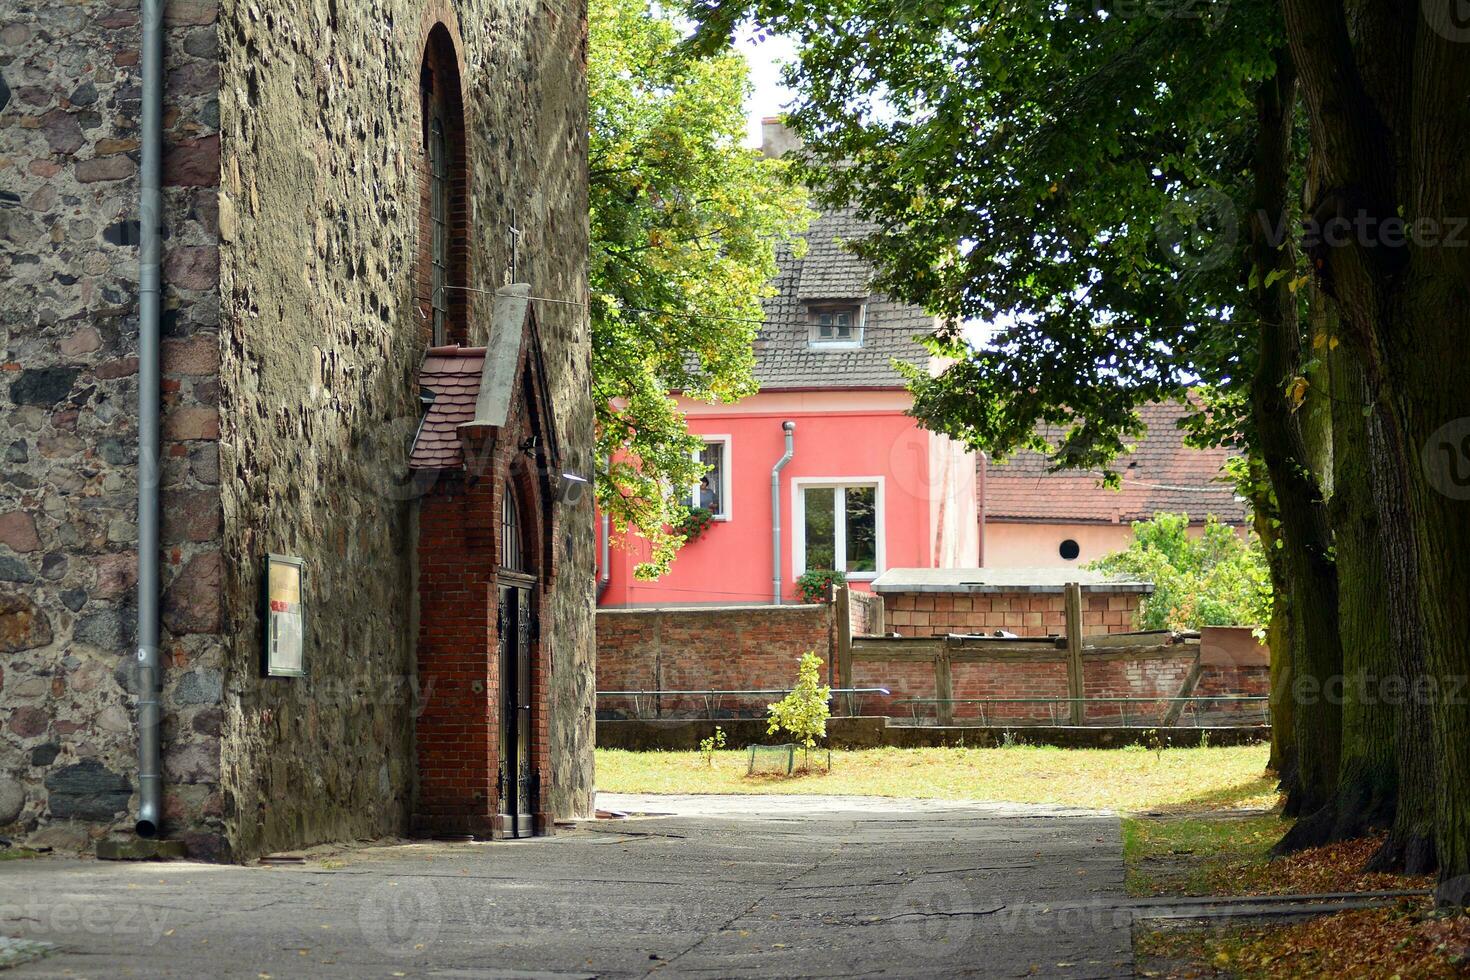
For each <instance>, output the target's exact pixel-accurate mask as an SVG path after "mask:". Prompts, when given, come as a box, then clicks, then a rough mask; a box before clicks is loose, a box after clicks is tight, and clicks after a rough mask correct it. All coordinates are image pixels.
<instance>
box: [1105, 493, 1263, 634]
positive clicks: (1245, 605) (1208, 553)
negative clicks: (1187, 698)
mask: <svg viewBox="0 0 1470 980" xmlns="http://www.w3.org/2000/svg"><path fill="white" fill-rule="evenodd" d="M1188 531H1189V515H1187V514H1165V513H1159V514H1155V515H1154V518H1153V520H1151V521H1135V522H1134V524H1133V540H1132V541H1131V542H1130V543H1129V545H1128V547H1127V549H1126V550H1124V551H1119V552H1116V553H1114V554H1111V555H1107V556H1106V557H1104V558H1099V559H1098V560H1097V561H1095V562H1092V563H1091V564H1089V565H1088V566H1087V567H1088V568H1091V569H1095V570H1097V571H1101V572H1114V573H1123V574H1126V575H1128V576H1130V577H1133V578H1138V579H1141V580H1143V581H1145V582H1152V583H1153V584H1154V592H1153V594H1152V595H1149V596H1145V597H1144V599H1143V605H1142V610H1141V612H1140V616H1139V628H1140V629H1146V630H1153V629H1189V630H1193V629H1199V628H1200V627H1201V626H1256V627H1262V626H1264V625H1265V624H1266V623H1267V622H1269V621H1270V619H1271V576H1270V572H1269V571H1268V569H1267V567H1266V556H1265V554H1264V552H1262V550H1261V543H1260V540H1259V539H1258V538H1257V537H1256V535H1255V534H1254V533H1251V534H1250V535H1249V536H1248V537H1245V538H1242V537H1241V536H1240V535H1238V534H1236V533H1235V531H1234V530H1233V529H1232V528H1230V527H1229V526H1228V525H1225V524H1221V523H1220V522H1219V521H1217V520H1215V518H1214V517H1210V518H1209V519H1208V520H1207V521H1206V522H1205V525H1204V532H1203V533H1202V534H1201V535H1200V536H1199V537H1197V538H1196V537H1192V536H1191V535H1190V534H1189V533H1188Z"/></svg>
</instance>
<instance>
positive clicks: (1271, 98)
mask: <svg viewBox="0 0 1470 980" xmlns="http://www.w3.org/2000/svg"><path fill="white" fill-rule="evenodd" d="M1295 88H1296V86H1295V77H1294V74H1293V70H1292V65H1291V60H1290V58H1289V57H1287V56H1286V55H1285V53H1284V52H1282V53H1281V54H1280V56H1279V57H1278V58H1277V71H1276V77H1275V78H1273V79H1271V80H1270V81H1267V82H1265V83H1263V84H1262V85H1261V87H1260V89H1259V90H1258V92H1257V95H1256V110H1257V111H1256V117H1257V133H1256V146H1255V160H1254V164H1253V174H1252V177H1253V180H1254V185H1255V195H1254V201H1253V204H1254V207H1253V209H1252V215H1251V218H1252V222H1251V249H1250V258H1251V265H1252V268H1253V270H1254V272H1255V281H1256V285H1255V286H1254V288H1253V289H1252V290H1251V305H1252V307H1253V312H1254V313H1255V315H1256V319H1257V321H1258V323H1259V325H1260V336H1259V349H1258V354H1257V358H1258V359H1257V364H1256V371H1255V376H1254V378H1253V380H1252V384H1251V422H1252V425H1253V426H1254V428H1255V431H1256V443H1257V445H1258V446H1259V447H1260V451H1261V457H1262V459H1263V460H1264V461H1265V464H1266V471H1267V473H1268V474H1269V475H1270V478H1271V486H1272V489H1273V491H1274V492H1275V496H1276V505H1277V509H1278V512H1279V514H1280V517H1281V540H1282V543H1283V548H1282V552H1283V567H1284V569H1285V572H1286V580H1287V587H1288V593H1289V594H1290V596H1291V603H1292V615H1293V617H1294V618H1295V619H1296V621H1297V624H1298V626H1299V629H1300V642H1299V643H1295V644H1293V645H1292V652H1293V662H1292V674H1293V693H1294V695H1295V701H1296V703H1295V705H1294V711H1295V715H1296V719H1295V720H1296V724H1295V733H1294V736H1295V737H1294V742H1295V746H1296V773H1297V779H1296V784H1295V786H1293V787H1291V789H1292V790H1294V792H1292V793H1291V794H1289V795H1288V798H1287V811H1288V812H1289V813H1313V812H1315V811H1317V810H1319V809H1321V808H1322V807H1323V806H1325V805H1326V804H1327V803H1328V802H1329V801H1330V800H1331V799H1332V798H1333V795H1334V793H1335V791H1336V788H1337V772H1338V751H1339V748H1340V742H1341V738H1342V711H1341V705H1340V704H1338V703H1335V701H1334V699H1332V698H1328V697H1325V696H1324V687H1325V685H1327V684H1328V683H1329V682H1330V681H1331V680H1332V678H1334V677H1336V676H1337V675H1338V674H1339V672H1340V671H1341V669H1342V647H1341V645H1340V640H1339V637H1338V631H1337V569H1336V566H1335V565H1334V563H1333V556H1332V532H1331V527H1330V525H1329V524H1328V520H1327V506H1326V501H1325V500H1323V497H1322V491H1321V487H1320V486H1319V485H1318V482H1317V479H1316V477H1315V475H1314V473H1313V471H1312V468H1311V457H1310V455H1309V453H1308V451H1307V446H1306V441H1305V439H1304V438H1303V435H1302V428H1301V420H1300V419H1299V418H1298V416H1297V415H1296V413H1295V412H1294V411H1293V409H1294V406H1293V405H1292V404H1291V402H1290V401H1289V399H1288V396H1287V386H1288V384H1289V383H1290V382H1291V380H1292V379H1293V378H1295V377H1297V376H1298V374H1299V373H1300V370H1301V363H1302V356H1301V353H1302V351H1301V333H1300V327H1299V324H1298V318H1297V308H1296V297H1295V295H1294V294H1293V293H1292V292H1291V290H1290V289H1289V288H1288V287H1289V283H1290V282H1291V280H1292V277H1293V275H1294V273H1295V258H1294V256H1293V251H1292V248H1291V245H1290V243H1289V242H1273V240H1272V229H1271V225H1272V223H1273V222H1276V221H1279V220H1280V219H1279V218H1275V217H1272V216H1277V215H1284V214H1286V213H1287V211H1288V209H1287V190H1288V187H1289V185H1290V168H1291V155H1292V150H1291V131H1292V102H1293V99H1294V98H1295Z"/></svg>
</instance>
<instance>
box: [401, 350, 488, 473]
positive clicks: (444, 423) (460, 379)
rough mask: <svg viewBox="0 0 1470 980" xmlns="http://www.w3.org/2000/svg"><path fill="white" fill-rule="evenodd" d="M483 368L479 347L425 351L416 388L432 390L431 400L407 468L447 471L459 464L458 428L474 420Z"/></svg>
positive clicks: (483, 352) (462, 460)
mask: <svg viewBox="0 0 1470 980" xmlns="http://www.w3.org/2000/svg"><path fill="white" fill-rule="evenodd" d="M484 367H485V348H483V347H459V346H449V347H430V348H429V349H428V351H426V352H425V354H424V366H423V367H421V368H420V369H419V387H420V388H427V389H429V390H430V391H432V392H433V393H434V403H433V404H432V405H430V406H429V411H428V414H426V415H425V416H424V421H423V424H422V425H420V426H419V432H418V437H417V438H416V439H414V442H413V450H412V451H411V452H410V453H409V457H408V465H409V467H410V468H411V469H416V470H447V469H454V468H455V467H458V466H461V465H463V463H464V454H463V453H462V452H461V451H460V446H459V431H458V430H459V426H460V425H462V424H463V423H465V422H471V421H474V418H475V399H476V398H477V397H478V396H479V394H480V373H481V372H482V371H483V370H484Z"/></svg>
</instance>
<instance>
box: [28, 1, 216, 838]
mask: <svg viewBox="0 0 1470 980" xmlns="http://www.w3.org/2000/svg"><path fill="white" fill-rule="evenodd" d="M214 20H215V14H214V9H213V5H212V3H210V2H207V0H170V2H169V3H168V5H167V11H166V20H165V27H166V51H167V54H166V62H165V67H166V72H167V74H166V87H167V96H166V97H167V105H168V108H167V110H166V112H165V114H164V127H165V141H166V147H167V155H166V161H165V175H164V178H165V188H164V208H165V211H164V225H165V227H166V229H167V231H166V238H165V242H164V248H165V252H164V281H165V284H166V290H165V294H164V314H163V323H162V329H163V336H164V347H163V357H164V406H165V415H164V423H163V424H164V449H165V458H164V467H163V482H164V489H165V495H166V496H165V500H166V501H168V502H169V503H170V506H169V507H168V508H167V509H166V510H165V512H164V515H163V519H164V523H163V541H164V547H165V555H164V565H163V575H164V585H165V586H166V588H167V589H168V591H167V593H166V596H165V600H164V609H163V626H164V635H163V663H164V682H165V688H164V697H165V699H166V703H168V704H169V705H170V711H169V717H168V724H167V726H166V728H165V731H164V739H165V748H164V760H163V761H164V768H165V774H166V778H167V786H168V789H167V791H166V794H165V798H164V804H165V812H166V814H167V816H168V818H169V820H170V821H171V823H172V824H173V826H174V827H176V828H181V829H183V830H184V831H185V833H183V834H181V835H180V836H183V837H185V838H186V839H187V840H188V841H189V843H190V844H191V845H192V846H193V848H194V851H195V853H196V854H209V853H214V852H216V851H217V850H218V847H219V839H220V838H219V832H220V830H221V829H222V824H221V820H220V817H221V809H222V800H221V797H220V794H219V792H218V781H219V776H218V768H219V767H218V753H217V751H216V749H215V742H216V737H217V734H218V731H219V726H220V709H219V705H218V701H219V699H220V688H221V676H222V675H221V666H222V661H221V656H220V652H219V651H220V647H219V639H218V635H217V634H218V630H219V601H218V598H219V592H218V586H219V568H220V566H219V552H218V539H219V528H220V507H219V458H218V454H217V451H216V441H215V440H216V436H217V430H218V423H217V412H216V406H217V404H218V396H219V390H218V384H217V383H216V378H215V375H216V370H217V366H216V365H217V360H218V355H217V351H218V340H217V335H218V329H219V326H218V325H219V304H218V296H217V291H216V282H215V269H216V261H217V252H216V248H215V244H216V207H215V191H214V185H215V184H217V183H218V173H219V168H218V147H219V137H218V128H219V106H218V102H217V99H216V92H217V88H218V53H217V52H218V45H217V41H216V36H215V28H214ZM139 41H140V30H139V22H138V6H137V4H136V3H133V2H121V0H73V2H69V3H42V2H35V3H19V4H10V5H9V6H8V7H7V8H6V15H5V23H3V24H0V82H3V84H0V283H3V286H0V331H3V333H0V348H3V353H0V454H3V456H0V458H3V466H0V834H6V833H11V834H13V833H15V832H16V831H20V832H23V833H24V832H34V834H33V839H34V840H36V841H37V842H38V843H43V844H46V843H49V844H53V845H56V846H58V847H80V846H83V845H84V844H85V843H86V841H87V839H88V837H89V836H97V835H100V834H102V833H104V832H106V830H107V829H108V828H109V827H110V826H112V825H114V824H121V825H130V824H131V821H130V819H129V817H128V813H129V812H130V810H131V809H132V808H133V807H135V806H136V788H137V780H136V773H137V764H136V759H135V753H136V748H135V740H134V739H135V736H134V729H133V724H132V711H131V699H130V697H129V688H130V682H131V675H130V669H129V668H130V664H131V660H132V658H131V654H132V645H133V642H134V617H135V615H136V614H135V609H134V605H133V603H134V599H133V583H134V577H135V574H136V571H135V570H136V566H137V551H136V549H137V507H136V496H137V482H136V475H135V465H136V445H137V427H136V421H135V415H136V411H137V369H138V364H137V333H138V323H137V305H136V304H137V276H138V250H137V247H136V244H137V238H138V222H137V201H138V181H137V172H138V112H139V95H140V86H139V76H138V47H139Z"/></svg>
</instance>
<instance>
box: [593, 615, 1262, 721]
mask: <svg viewBox="0 0 1470 980" xmlns="http://www.w3.org/2000/svg"><path fill="white" fill-rule="evenodd" d="M887 599H888V602H890V603H891V602H892V600H894V599H898V600H900V601H902V600H905V599H908V600H914V599H917V600H919V601H921V602H922V601H924V600H926V599H927V600H928V603H930V604H936V603H935V600H947V602H945V603H943V604H946V605H948V606H949V607H950V608H949V609H945V610H938V609H935V610H918V609H914V608H912V606H913V605H915V604H916V603H912V602H908V603H904V604H905V605H909V606H910V607H911V608H910V609H908V610H901V609H900V610H895V609H893V607H892V605H889V606H888V609H887V611H886V612H885V615H886V616H887V620H888V626H889V627H890V628H896V629H897V630H898V631H899V632H901V633H906V634H908V635H923V636H927V635H930V634H931V633H933V632H941V633H942V632H947V631H948V629H947V628H946V627H945V626H944V625H943V621H941V625H939V626H934V625H933V616H934V615H944V616H946V617H948V622H950V623H954V624H955V626H956V627H960V626H961V624H963V627H962V628H963V629H964V630H965V631H970V632H973V631H976V630H977V629H980V628H982V627H984V628H988V627H989V624H974V625H971V624H972V623H974V619H975V618H976V617H993V616H1001V617H1017V616H1019V617H1022V621H1021V622H1020V623H1015V622H1014V619H1012V620H1011V621H1010V625H1007V623H1006V621H1005V620H1004V619H1003V620H1002V622H1001V624H1000V625H998V626H995V627H994V628H1004V629H1009V630H1010V631H1011V632H1015V633H1023V634H1024V633H1026V632H1028V630H1029V632H1031V633H1032V634H1033V635H1046V634H1049V633H1061V632H1064V631H1065V628H1066V626H1065V619H1066V616H1065V613H1064V612H1062V611H1060V609H1058V610H1051V609H1050V608H1041V609H1035V610H1033V609H1031V608H1030V607H1031V605H1032V604H1033V603H1036V604H1040V605H1042V606H1044V607H1049V606H1050V605H1051V604H1052V603H1053V602H1055V603H1056V604H1057V605H1060V603H1061V602H1062V597H1061V596H1052V595H1045V594H1043V595H1040V596H1037V595H1029V596H1021V595H1016V596H996V597H993V598H991V597H969V596H943V595H939V596H933V595H930V596H924V595H919V596H913V595H902V594H900V595H896V596H895V595H890V596H889V597H887ZM959 599H965V600H969V604H970V608H969V609H956V608H955V606H956V605H958V604H959V603H957V602H956V600H959ZM980 599H988V600H989V601H990V602H991V604H992V608H991V609H990V610H988V611H979V612H977V611H976V610H975V608H974V605H975V603H976V602H977V601H978V600H980ZM997 601H1000V602H1002V603H1003V604H1005V605H1007V606H1011V605H1012V604H1015V605H1020V604H1021V603H1022V602H1024V603H1025V605H1026V609H1025V611H1024V612H1022V611H1020V610H1019V609H1012V608H1006V609H1001V610H995V609H994V608H993V606H994V604H995V602H997ZM1083 605H1084V607H1091V608H1084V612H1083V619H1084V624H1085V625H1087V623H1088V621H1089V620H1090V627H1091V628H1090V629H1088V632H1090V633H1093V634H1097V633H1106V632H1113V633H1116V632H1123V631H1124V629H1126V626H1125V624H1123V623H1119V622H1117V620H1118V619H1120V618H1123V617H1127V623H1128V624H1129V625H1131V622H1132V617H1133V615H1134V613H1135V612H1136V609H1137V596H1135V595H1128V594H1124V595H1107V594H1097V595H1086V594H1084V596H1083ZM1110 605H1117V606H1124V607H1126V608H1119V609H1109V608H1106V607H1108V606H1110ZM853 608H854V610H856V608H857V607H856V604H854V607H853ZM902 612H907V613H908V615H909V618H910V622H909V623H907V624H895V618H896V616H897V615H899V614H900V613H902ZM920 612H922V613H926V614H930V620H929V622H928V623H926V624H924V625H923V626H915V625H914V624H913V623H912V617H913V615H914V614H915V613H920ZM1053 614H1054V617H1055V618H1056V619H1059V620H1060V622H1059V623H1058V625H1056V626H1054V627H1053V626H1051V625H1050V624H1049V622H1048V618H1049V617H1052V616H1053ZM863 615H864V616H871V615H872V610H871V609H869V610H866V611H865V612H864V614H863ZM1034 616H1040V617H1041V625H1040V626H1039V627H1038V626H1037V625H1035V620H1034V619H1033V620H1032V624H1031V625H1030V626H1028V624H1027V622H1026V618H1027V617H1034ZM852 618H853V619H854V620H855V621H856V620H857V619H858V615H857V613H856V612H855V611H854V613H853V615H852ZM835 644H836V634H835V630H834V628H833V622H832V615H831V607H829V606H826V605H817V606H761V607H752V606H746V607H727V608H713V609H711V608H698V609H694V608H685V609H605V610H600V611H599V612H598V614H597V646H598V654H597V689H598V690H599V691H610V690H619V691H626V690H655V689H664V690H674V689H680V690H705V689H720V690H742V689H745V690H749V689H762V688H782V687H787V686H789V685H790V684H791V682H792V680H793V678H794V677H795V671H796V662H797V660H798V658H799V657H800V656H801V654H802V652H804V651H806V650H815V651H816V652H817V653H818V654H819V655H821V656H822V657H823V659H824V660H826V661H827V664H828V670H829V676H830V671H831V665H832V663H833V661H834V659H835V655H836V646H835ZM1199 651H1200V647H1199V645H1198V644H1180V645H1179V649H1178V653H1177V654H1176V655H1173V656H1168V657H1158V656H1153V657H1146V658H1145V657H1140V658H1134V659H1115V658H1113V657H1111V656H1101V655H1087V656H1086V658H1085V660H1084V669H1083V675H1084V676H1083V687H1084V690H1085V692H1086V695H1087V696H1088V697H1097V698H1104V697H1106V698H1118V697H1129V698H1166V697H1175V696H1178V695H1179V694H1180V692H1181V690H1183V688H1184V686H1185V683H1186V681H1187V680H1188V679H1189V678H1190V676H1191V673H1192V672H1193V671H1195V670H1196V666H1197V664H1198V662H1199ZM1268 674H1269V669H1268V668H1266V667H1264V666H1214V665H1205V666H1203V667H1201V668H1200V669H1199V676H1198V678H1197V680H1196V682H1195V686H1194V688H1193V689H1192V693H1193V694H1197V695H1203V696H1220V695H1264V694H1267V693H1268V692H1269V680H1268ZM951 676H952V679H953V696H954V697H955V698H960V699H964V698H1062V697H1066V696H1067V666H1066V663H1065V662H1064V661H1063V660H1062V659H1061V658H1060V657H1058V658H1056V659H1038V660H1034V661H1026V660H1008V661H1000V662H982V663H973V662H956V663H954V664H952V666H951ZM852 684H853V686H854V687H860V688H861V687H883V688H887V689H888V690H889V691H890V692H891V693H890V694H889V695H887V696H884V695H862V696H860V697H857V698H856V699H855V700H856V704H855V708H856V712H857V713H858V714H865V715H891V716H893V717H907V716H909V715H910V713H911V710H912V709H910V708H909V707H908V706H905V705H898V704H895V702H897V701H900V700H903V699H905V698H933V697H935V696H936V692H935V681H934V667H933V665H932V664H930V663H925V662H920V663H912V662H881V661H871V660H856V661H854V663H853V665H852ZM833 686H836V684H835V682H834V683H833ZM767 700H769V699H762V698H750V699H747V700H745V701H736V700H734V699H726V700H725V701H724V702H722V704H721V707H722V708H726V709H729V708H732V707H736V706H740V707H742V708H744V709H747V710H746V713H754V714H759V713H760V711H761V709H762V708H763V707H764V705H765V703H766V701H767ZM650 704H651V702H650ZM657 707H658V714H659V716H661V717H680V716H693V715H701V714H703V713H704V710H705V702H704V700H703V699H702V698H682V699H679V698H673V697H666V698H663V699H662V702H661V703H660V704H659V705H658V706H657ZM1164 707H1165V706H1164V705H1162V704H1160V705H1138V706H1136V707H1134V706H1130V707H1129V712H1130V717H1131V718H1132V717H1134V715H1133V713H1134V712H1137V713H1138V714H1145V713H1147V712H1153V713H1159V712H1162V711H1163V710H1164ZM845 708H846V705H845V703H844V702H841V701H839V703H838V704H837V705H836V706H835V709H834V710H837V711H844V710H845ZM632 710H633V703H632V701H631V700H628V699H610V698H604V699H602V700H601V701H600V702H599V711H600V712H601V713H602V715H603V716H621V715H630V714H631V713H632ZM645 710H647V706H645ZM1231 710H1233V711H1235V712H1236V713H1238V714H1249V715H1251V717H1252V718H1254V717H1255V714H1256V712H1258V711H1259V709H1257V708H1254V707H1251V708H1242V709H1231ZM1058 711H1059V713H1060V718H1061V721H1062V723H1065V722H1066V713H1065V711H1064V710H1063V709H1061V708H1058ZM918 713H919V717H921V718H932V717H933V715H934V708H933V706H932V705H921V706H919V712H918ZM1121 716H1122V708H1121V707H1119V706H1110V705H1094V706H1091V707H1089V709H1088V713H1087V720H1088V721H1089V722H1101V723H1108V722H1118V721H1121V720H1122V719H1121ZM980 717H981V710H980V706H978V705H956V706H955V708H954V718H955V720H956V722H973V721H977V720H979V719H980ZM984 717H985V720H986V721H987V722H991V723H1005V722H1007V721H1016V722H1020V721H1032V722H1037V721H1047V720H1050V719H1051V718H1052V708H1051V707H1050V706H1048V705H1045V704H1036V705H1025V704H1016V705H1010V706H1006V707H1004V708H1000V707H997V706H987V707H986V709H985V714H984Z"/></svg>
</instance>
